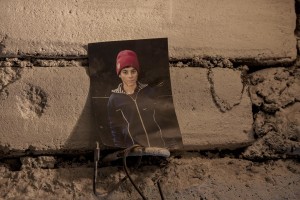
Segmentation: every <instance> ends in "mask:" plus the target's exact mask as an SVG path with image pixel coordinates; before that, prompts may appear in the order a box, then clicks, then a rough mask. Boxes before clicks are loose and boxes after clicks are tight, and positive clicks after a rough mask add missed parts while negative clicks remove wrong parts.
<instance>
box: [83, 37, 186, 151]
mask: <svg viewBox="0 0 300 200" xmlns="http://www.w3.org/2000/svg"><path fill="white" fill-rule="evenodd" d="M125 49H129V50H133V51H135V52H136V53H137V56H138V60H139V64H140V74H139V81H140V82H141V83H147V84H149V85H150V86H151V87H156V86H157V85H158V84H160V83H162V82H163V87H158V88H159V90H160V94H161V95H162V97H161V98H160V99H161V102H160V103H159V104H160V105H159V106H158V112H157V113H158V114H159V116H160V117H159V120H160V124H163V126H164V127H161V128H162V129H164V132H165V134H166V135H167V137H169V138H170V140H173V143H178V145H179V146H181V145H182V141H181V135H180V130H179V126H178V122H177V118H176V114H175V109H174V105H173V99H172V96H171V95H172V90H171V82H170V73H169V55H168V40H167V38H157V39H143V40H125V41H111V42H98V43H90V44H88V58H89V71H90V79H91V96H92V103H93V111H94V116H95V120H96V124H97V126H98V128H99V133H100V138H101V141H102V143H103V144H104V145H107V146H114V144H113V141H112V137H111V133H110V128H109V126H108V116H107V102H108V99H109V96H110V95H111V90H113V89H115V88H117V86H118V84H119V83H121V80H120V78H119V77H118V75H117V74H116V57H117V54H118V53H119V52H120V51H122V50H125ZM159 110H160V111H159ZM167 130H169V133H168V131H167ZM165 134H164V135H165ZM176 138H178V141H176ZM174 140H175V141H174Z"/></svg>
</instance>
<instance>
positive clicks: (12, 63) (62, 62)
mask: <svg viewBox="0 0 300 200" xmlns="http://www.w3.org/2000/svg"><path fill="white" fill-rule="evenodd" d="M82 66H88V61H87V59H83V58H77V59H75V58H74V59H72V58H64V59H63V58H62V59H58V58H52V59H51V58H44V59H42V58H38V57H25V58H5V59H4V60H0V67H82Z"/></svg>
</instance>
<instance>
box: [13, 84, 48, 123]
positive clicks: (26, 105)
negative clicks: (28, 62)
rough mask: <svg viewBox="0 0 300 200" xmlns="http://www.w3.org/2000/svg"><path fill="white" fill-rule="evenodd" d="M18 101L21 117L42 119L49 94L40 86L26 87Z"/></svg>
mask: <svg viewBox="0 0 300 200" xmlns="http://www.w3.org/2000/svg"><path fill="white" fill-rule="evenodd" d="M17 100H18V104H17V106H18V108H19V110H20V112H21V115H22V117H24V118H26V119H28V118H35V117H41V116H42V114H43V113H44V112H45V110H46V107H47V94H46V92H45V91H44V90H43V89H42V88H40V87H39V86H34V85H30V84H29V85H26V86H25V89H24V91H23V93H22V94H21V95H20V96H17Z"/></svg>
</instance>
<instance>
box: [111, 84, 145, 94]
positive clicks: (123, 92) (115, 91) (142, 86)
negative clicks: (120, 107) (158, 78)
mask: <svg viewBox="0 0 300 200" xmlns="http://www.w3.org/2000/svg"><path fill="white" fill-rule="evenodd" d="M147 86H148V84H143V83H140V82H137V89H136V92H139V91H140V90H142V89H143V88H145V87H147ZM111 92H112V93H119V94H126V92H125V91H124V89H123V83H120V84H119V85H118V87H117V88H116V89H114V90H112V91H111Z"/></svg>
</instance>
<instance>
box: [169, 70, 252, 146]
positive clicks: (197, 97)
mask: <svg viewBox="0 0 300 200" xmlns="http://www.w3.org/2000/svg"><path fill="white" fill-rule="evenodd" d="M170 72H171V82H172V90H173V98H174V105H175V110H176V114H177V118H178V121H179V125H180V129H181V132H182V137H183V143H184V145H185V148H186V149H193V148H195V149H212V148H216V147H226V148H236V147H238V146H240V147H241V146H245V144H249V143H251V142H252V141H253V137H252V123H253V120H252V110H251V101H250V98H249V95H248V90H247V87H246V89H244V86H243V84H242V79H241V71H239V70H233V69H228V68H213V69H206V68H192V67H184V68H179V67H176V68H170Z"/></svg>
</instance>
